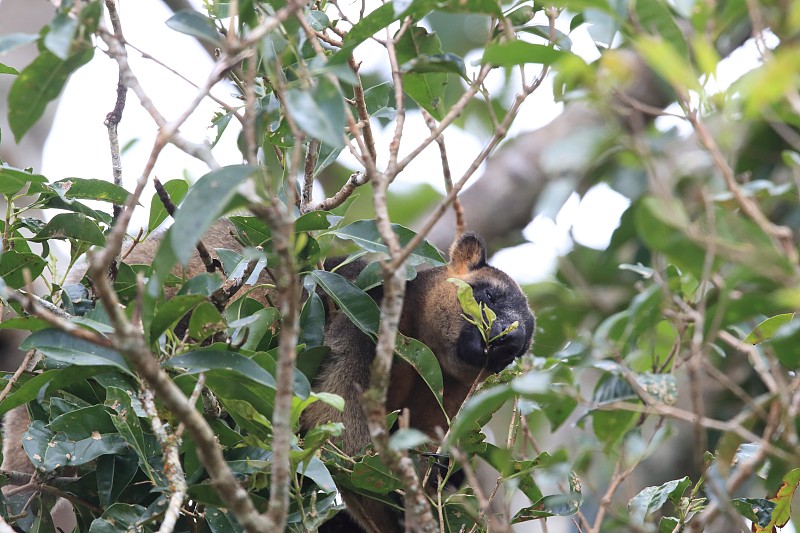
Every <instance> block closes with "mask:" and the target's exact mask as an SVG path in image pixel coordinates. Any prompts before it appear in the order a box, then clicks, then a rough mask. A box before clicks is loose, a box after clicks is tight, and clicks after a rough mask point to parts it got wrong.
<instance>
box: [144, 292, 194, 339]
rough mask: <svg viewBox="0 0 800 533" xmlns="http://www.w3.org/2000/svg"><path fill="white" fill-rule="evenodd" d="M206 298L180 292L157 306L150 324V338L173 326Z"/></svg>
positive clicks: (154, 337)
mask: <svg viewBox="0 0 800 533" xmlns="http://www.w3.org/2000/svg"><path fill="white" fill-rule="evenodd" d="M205 300H206V298H205V296H203V295H202V294H182V295H178V296H175V297H173V298H172V299H170V300H169V301H167V302H166V303H165V304H164V305H162V306H160V307H159V308H158V311H157V312H156V315H155V317H153V321H152V323H151V324H150V339H157V338H158V337H159V336H161V334H162V333H164V332H165V331H167V329H169V328H171V327H173V326H174V325H175V324H176V323H177V322H178V320H180V319H181V318H183V317H184V316H185V315H186V313H188V312H190V311H191V310H192V309H194V308H195V306H197V305H198V304H199V303H200V302H204V301H205Z"/></svg>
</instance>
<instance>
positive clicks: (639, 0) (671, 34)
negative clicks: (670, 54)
mask: <svg viewBox="0 0 800 533" xmlns="http://www.w3.org/2000/svg"><path fill="white" fill-rule="evenodd" d="M635 11H636V16H637V20H638V23H639V25H640V28H641V30H643V31H644V32H646V33H649V34H651V35H653V36H658V37H661V39H663V40H664V41H665V42H667V43H669V44H670V46H671V47H672V48H673V49H674V50H675V52H677V53H678V55H679V56H680V57H681V58H683V60H684V61H685V62H686V63H687V64H689V59H690V58H689V46H688V44H687V43H686V38H685V37H684V35H683V32H682V31H681V29H680V27H678V24H677V22H676V21H675V18H674V17H673V16H672V13H670V11H669V8H668V7H667V4H666V3H664V2H662V1H660V0H636V2H635ZM637 31H639V28H637Z"/></svg>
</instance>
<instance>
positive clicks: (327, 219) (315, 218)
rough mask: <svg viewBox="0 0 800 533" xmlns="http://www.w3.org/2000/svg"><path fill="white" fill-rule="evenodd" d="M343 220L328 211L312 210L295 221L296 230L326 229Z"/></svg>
mask: <svg viewBox="0 0 800 533" xmlns="http://www.w3.org/2000/svg"><path fill="white" fill-rule="evenodd" d="M339 220H341V217H337V216H335V215H332V214H331V213H329V212H327V211H312V212H310V213H306V214H305V215H302V216H300V217H298V218H297V220H295V221H294V230H295V231H297V232H301V231H320V230H326V229H328V228H330V227H331V224H335V223H336V222H338V221H339Z"/></svg>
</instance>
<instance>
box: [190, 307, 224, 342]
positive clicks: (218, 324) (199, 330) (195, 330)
mask: <svg viewBox="0 0 800 533" xmlns="http://www.w3.org/2000/svg"><path fill="white" fill-rule="evenodd" d="M225 327H226V325H225V319H224V318H222V315H221V314H220V312H219V310H218V309H217V307H216V306H215V305H214V304H212V303H211V302H202V303H201V304H200V305H198V306H197V307H196V308H195V309H194V311H192V317H191V318H190V319H189V335H190V336H191V337H192V338H193V339H195V340H198V341H202V340H205V339H206V338H208V337H210V336H211V335H213V334H214V333H217V332H218V331H222V330H224V329H225Z"/></svg>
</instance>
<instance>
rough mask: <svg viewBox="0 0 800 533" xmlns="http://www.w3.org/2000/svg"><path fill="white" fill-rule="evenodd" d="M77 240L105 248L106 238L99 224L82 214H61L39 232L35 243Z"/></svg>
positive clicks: (34, 239) (34, 238)
mask: <svg viewBox="0 0 800 533" xmlns="http://www.w3.org/2000/svg"><path fill="white" fill-rule="evenodd" d="M47 239H75V240H77V241H81V242H86V243H89V244H93V245H95V246H105V244H106V237H105V235H103V231H102V230H101V229H100V227H99V226H98V225H97V223H96V222H95V221H94V220H92V219H90V218H89V217H87V216H86V215H84V214H82V213H59V214H57V215H56V216H54V217H53V218H52V219H50V222H48V223H47V224H45V226H44V227H43V228H42V229H41V230H39V233H37V234H36V236H34V237H33V239H32V240H33V241H37V242H41V241H45V240H47Z"/></svg>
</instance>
